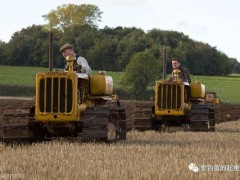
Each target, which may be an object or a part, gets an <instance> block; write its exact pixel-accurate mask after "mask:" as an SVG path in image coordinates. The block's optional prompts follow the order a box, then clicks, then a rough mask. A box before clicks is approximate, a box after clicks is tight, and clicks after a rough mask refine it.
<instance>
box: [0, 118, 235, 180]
mask: <svg viewBox="0 0 240 180" xmlns="http://www.w3.org/2000/svg"><path fill="white" fill-rule="evenodd" d="M239 149H240V121H239V120H238V121H231V122H226V123H220V124H217V127H216V132H210V133H206V132H181V131H178V132H173V133H159V132H154V131H146V132H135V131H130V132H128V134H127V140H126V141H122V142H118V143H113V144H101V143H82V142H81V141H80V140H79V141H74V142H71V141H68V140H65V139H61V140H54V141H50V142H43V143H36V144H31V145H24V146H19V145H14V146H6V145H4V144H1V143H0V160H1V161H0V162H1V163H0V179H11V178H12V179H13V178H18V179H189V178H191V179H199V178H200V179H239V178H240V169H239V168H240V167H239V166H240V151H239ZM191 163H194V164H195V165H196V166H197V169H196V167H195V169H194V170H195V171H196V170H198V172H194V171H192V170H190V169H189V164H191ZM212 168H213V169H212ZM227 168H228V169H227ZM229 168H230V169H229ZM230 170H231V171H230Z"/></svg>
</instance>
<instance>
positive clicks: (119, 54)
mask: <svg viewBox="0 0 240 180" xmlns="http://www.w3.org/2000/svg"><path fill="white" fill-rule="evenodd" d="M73 12H74V13H73ZM101 14H102V12H101V11H100V10H99V8H98V7H97V6H95V5H86V4H83V5H74V4H68V5H62V6H59V7H57V9H56V10H52V11H51V12H50V13H48V14H47V15H43V16H42V17H43V18H45V20H47V21H48V23H47V24H45V25H35V24H34V25H32V26H29V27H27V28H23V29H22V30H20V31H18V32H15V33H14V34H13V36H12V37H11V39H10V41H9V42H7V43H6V42H3V41H1V40H0V64H1V65H10V66H42V67H47V66H48V49H49V47H48V46H49V39H48V35H49V31H51V32H53V34H54V42H53V50H54V52H53V59H54V67H56V68H63V67H64V64H65V62H64V59H63V58H62V56H61V54H60V53H59V52H58V49H59V48H60V47H61V46H62V45H63V44H65V43H71V44H72V45H73V46H74V47H75V50H76V52H77V53H78V54H79V55H81V56H84V57H85V58H86V59H87V60H88V61H89V64H90V66H91V67H92V69H95V70H106V71H125V70H126V68H127V66H128V65H129V64H130V63H131V58H133V57H134V55H136V54H137V53H140V52H142V55H143V56H144V52H146V51H147V52H148V53H150V54H151V55H152V56H153V57H154V59H155V61H156V62H155V63H153V64H152V66H153V67H158V68H159V69H161V66H162V63H161V61H162V59H163V50H164V48H166V49H167V52H168V61H169V63H168V65H167V72H168V73H169V72H171V63H170V61H171V58H172V57H178V58H180V59H181V61H182V65H183V66H185V67H188V68H189V69H190V72H191V74H194V75H227V74H230V73H240V64H239V63H238V61H237V60H236V59H235V58H229V57H228V56H227V55H226V54H224V53H223V52H220V51H218V50H217V49H216V47H212V46H211V45H209V44H207V43H203V42H198V41H194V40H192V39H190V38H189V37H188V35H185V34H184V33H182V32H177V31H166V30H160V29H152V30H149V31H147V32H145V31H143V30H142V29H140V28H136V27H131V28H129V27H121V26H119V27H115V28H111V27H107V26H106V27H104V28H102V29H100V28H98V26H97V22H98V21H101ZM139 56H141V54H140V55H139V54H138V57H139ZM133 59H134V58H133ZM139 59H141V57H139ZM136 62H137V60H136ZM141 63H143V67H142V68H144V67H146V66H144V64H145V63H146V64H147V63H148V59H145V60H144V61H142V62H141ZM149 73H151V72H149Z"/></svg>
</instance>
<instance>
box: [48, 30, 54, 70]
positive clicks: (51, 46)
mask: <svg viewBox="0 0 240 180" xmlns="http://www.w3.org/2000/svg"><path fill="white" fill-rule="evenodd" d="M48 63H49V64H48V66H49V71H52V70H53V33H52V32H51V31H49V59H48Z"/></svg>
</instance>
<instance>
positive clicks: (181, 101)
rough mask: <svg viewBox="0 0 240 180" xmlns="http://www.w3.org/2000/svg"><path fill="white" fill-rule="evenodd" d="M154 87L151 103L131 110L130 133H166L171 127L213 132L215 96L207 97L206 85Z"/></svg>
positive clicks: (176, 80) (178, 83)
mask: <svg viewBox="0 0 240 180" xmlns="http://www.w3.org/2000/svg"><path fill="white" fill-rule="evenodd" d="M178 73H179V72H178V71H175V72H174V74H175V78H174V80H173V81H168V80H159V81H157V82H156V83H155V87H154V90H155V95H154V101H153V102H152V103H143V102H140V103H138V104H137V105H136V107H135V109H134V122H133V129H135V130H140V131H144V130H164V129H165V130H166V129H171V128H173V129H174V127H175V128H177V129H179V128H180V129H184V130H192V131H214V130H215V109H214V104H215V103H218V102H219V101H218V98H216V94H215V93H206V92H205V85H203V84H202V83H200V82H199V81H196V82H195V83H192V84H191V85H190V84H189V83H184V82H182V81H181V80H180V78H178Z"/></svg>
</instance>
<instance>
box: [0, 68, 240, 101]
mask: <svg viewBox="0 0 240 180" xmlns="http://www.w3.org/2000/svg"><path fill="white" fill-rule="evenodd" d="M44 71H48V68H42V67H13V66H0V86H2V87H3V86H4V85H5V86H12V85H18V86H25V87H32V88H34V87H35V74H36V73H38V72H44ZM93 73H97V71H93ZM107 74H108V75H111V76H112V77H113V81H114V87H115V88H121V85H120V82H121V79H122V78H123V75H124V72H107ZM196 80H199V81H201V82H202V83H203V84H205V86H206V90H207V91H214V92H217V95H218V97H219V98H220V100H221V101H222V102H226V103H240V93H239V91H240V75H239V74H233V75H229V76H226V77H219V76H192V82H194V81H196ZM0 93H1V92H0Z"/></svg>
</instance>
